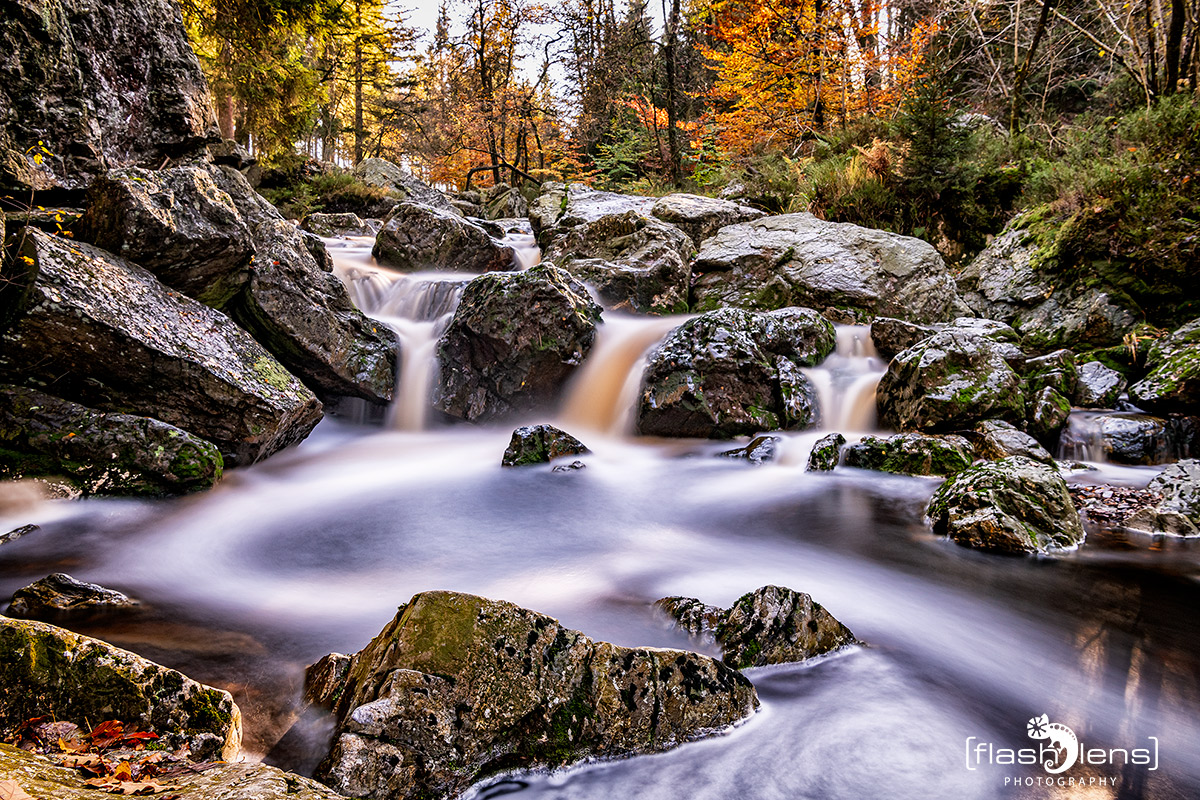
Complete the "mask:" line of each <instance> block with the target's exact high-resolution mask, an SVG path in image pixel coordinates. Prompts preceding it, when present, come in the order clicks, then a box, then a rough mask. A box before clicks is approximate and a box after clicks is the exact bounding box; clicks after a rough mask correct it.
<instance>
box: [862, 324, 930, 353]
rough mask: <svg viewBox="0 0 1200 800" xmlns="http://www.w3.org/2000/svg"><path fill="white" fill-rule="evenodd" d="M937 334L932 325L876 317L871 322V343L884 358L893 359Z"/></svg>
mask: <svg viewBox="0 0 1200 800" xmlns="http://www.w3.org/2000/svg"><path fill="white" fill-rule="evenodd" d="M935 333H937V329H936V328H934V327H932V326H930V325H917V324H916V323H915V322H908V321H906V320H902V319H893V318H892V317H875V318H874V319H873V320H871V341H872V342H874V344H875V349H876V350H877V351H878V352H879V355H881V356H883V357H884V358H891V357H892V356H894V355H896V354H897V353H899V352H901V351H903V350H907V349H908V348H910V347H912V346H913V345H914V344H916V343H917V342H919V341H921V340H922V339H928V338H929V337H930V336H933V334H935Z"/></svg>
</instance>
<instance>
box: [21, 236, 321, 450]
mask: <svg viewBox="0 0 1200 800" xmlns="http://www.w3.org/2000/svg"><path fill="white" fill-rule="evenodd" d="M18 256H19V257H20V258H22V259H28V263H25V262H24V261H23V262H22V263H23V264H24V266H23V268H22V271H21V272H20V273H18V274H17V276H16V281H15V283H13V284H10V285H9V286H7V287H6V292H4V293H0V321H4V322H6V323H7V329H6V330H5V331H4V333H3V335H0V380H4V381H9V382H12V381H20V382H23V383H26V384H35V385H39V386H44V387H46V388H47V390H48V391H50V392H53V393H54V394H55V395H57V396H59V397H63V398H64V399H68V400H71V401H73V402H78V403H81V404H83V405H86V406H88V407H91V408H96V409H99V410H102V411H117V412H121V413H132V414H137V415H144V416H151V415H153V417H154V418H156V419H160V420H162V421H163V422H166V423H169V424H171V425H175V426H177V427H179V428H182V429H184V430H186V431H188V432H189V433H193V434H195V435H197V436H200V437H202V438H204V439H207V440H208V441H210V442H212V443H213V444H215V445H216V446H217V447H218V449H219V450H220V451H221V454H222V456H224V458H225V461H226V463H227V464H229V465H241V464H249V463H252V462H254V461H257V460H259V459H261V458H265V457H266V456H268V455H270V454H271V453H274V452H275V451H277V450H279V449H281V448H283V447H287V446H288V445H290V444H294V443H295V442H298V441H300V440H301V439H303V438H304V437H305V436H307V435H308V432H309V431H310V430H312V428H313V426H315V425H316V424H317V422H318V420H320V418H321V404H320V403H319V402H318V401H317V398H316V397H314V396H313V394H312V393H311V392H310V391H309V390H308V389H307V388H305V386H304V385H303V384H302V383H300V381H299V380H297V379H296V378H295V377H293V376H292V375H291V374H290V373H289V372H288V371H287V370H286V369H284V367H283V366H282V365H280V363H279V362H278V361H276V360H275V358H274V357H272V356H271V354H270V353H268V352H267V351H266V350H264V349H263V348H262V346H260V345H259V344H258V343H257V342H255V341H254V340H253V339H251V338H250V335H249V334H247V333H246V332H245V331H243V330H242V329H241V328H239V327H238V326H237V325H235V324H234V323H233V321H232V320H230V319H229V318H228V317H226V316H225V315H224V314H221V313H220V312H218V311H214V310H213V309H211V308H209V307H208V306H205V305H203V304H201V303H199V302H197V301H195V300H192V299H191V298H189V297H185V296H183V295H181V294H179V293H178V292H173V291H169V290H168V289H167V288H166V287H164V286H163V285H162V284H161V283H159V282H158V280H157V279H155V277H154V276H153V275H151V274H150V273H149V272H147V271H146V270H144V269H142V268H141V267H138V266H136V265H134V264H131V263H129V262H128V261H125V260H124V259H121V258H118V257H116V256H112V255H110V254H108V253H105V252H104V251H102V250H98V249H96V248H94V247H92V246H90V245H86V244H81V243H74V242H69V241H67V240H65V239H62V238H59V237H54V236H48V235H46V234H44V233H42V232H40V231H37V230H34V229H31V228H27V229H26V235H25V237H24V245H23V247H22V249H21V251H20V253H19V254H18Z"/></svg>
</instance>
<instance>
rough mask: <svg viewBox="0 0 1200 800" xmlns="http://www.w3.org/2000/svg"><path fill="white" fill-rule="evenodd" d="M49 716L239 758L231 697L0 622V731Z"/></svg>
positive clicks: (30, 624)
mask: <svg viewBox="0 0 1200 800" xmlns="http://www.w3.org/2000/svg"><path fill="white" fill-rule="evenodd" d="M43 716H49V717H52V718H53V719H55V720H59V721H63V722H73V723H75V724H76V725H80V726H84V725H87V726H91V725H98V724H99V723H101V722H104V721H106V720H117V721H120V722H122V723H124V724H125V725H126V726H132V729H133V730H143V731H149V732H150V733H156V734H158V736H159V740H160V741H161V742H162V743H163V744H165V745H167V746H168V747H170V748H172V749H174V748H176V747H179V746H180V745H183V744H187V745H188V746H189V747H190V748H191V752H192V756H193V757H194V758H196V759H198V760H204V759H207V758H218V757H219V758H223V759H225V760H226V761H230V760H233V759H234V758H236V757H237V755H238V752H239V751H240V749H241V741H242V715H241V712H240V711H239V710H238V707H237V706H236V705H235V704H234V702H233V698H232V697H230V695H229V693H228V692H225V691H221V690H220V689H214V688H212V687H210V686H204V685H203V684H199V683H197V682H196V681H193V680H192V679H190V678H188V677H187V676H186V675H182V674H180V673H178V672H176V671H175V670H173V669H167V668H166V667H162V666H159V665H158V664H155V663H154V662H152V661H148V660H146V659H144V658H142V657H141V656H138V655H135V654H133V653H130V652H128V651H125V650H121V649H119V648H117V647H113V646H112V645H110V644H106V643H105V642H101V641H99V640H98V639H92V638H89V637H87V636H80V635H79V634H76V633H72V632H71V631H68V630H64V629H62V628H58V627H55V626H53V625H48V624H46V623H44V622H35V621H33V620H16V619H9V618H7V617H0V729H12V728H14V727H16V726H18V725H21V724H22V723H24V722H25V721H26V720H30V719H33V718H34V717H43Z"/></svg>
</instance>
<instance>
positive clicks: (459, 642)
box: [317, 592, 758, 800]
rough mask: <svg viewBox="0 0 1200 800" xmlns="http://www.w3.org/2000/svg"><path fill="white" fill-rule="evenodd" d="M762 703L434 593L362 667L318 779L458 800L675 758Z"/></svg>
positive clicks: (355, 666) (669, 666)
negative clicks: (526, 779)
mask: <svg viewBox="0 0 1200 800" xmlns="http://www.w3.org/2000/svg"><path fill="white" fill-rule="evenodd" d="M757 704H758V701H757V697H756V696H755V692H754V687H753V686H751V685H750V683H749V681H747V680H746V679H745V678H743V677H742V676H741V675H739V674H738V673H736V672H735V671H733V670H731V669H729V668H728V667H726V666H725V665H723V664H721V663H720V662H718V661H715V660H713V659H710V658H707V657H705V656H701V655H697V654H694V653H685V652H681V651H674V650H661V649H631V648H625V647H618V646H616V645H611V644H607V643H605V642H594V641H592V640H591V639H589V638H588V637H587V636H585V635H584V634H582V633H580V632H578V631H573V630H569V629H567V628H564V627H562V626H561V625H560V624H559V623H558V622H557V621H556V620H554V619H551V618H550V617H546V616H543V615H541V614H537V613H535V612H532V611H528V610H526V609H523V608H520V607H518V606H515V605H513V604H511V603H504V602H499V601H493V600H486V599H484V598H481V597H473V596H471V595H464V594H457V593H452V592H426V593H423V594H419V595H417V596H415V597H414V598H413V599H412V600H411V601H410V602H409V604H408V605H406V606H404V607H402V608H401V609H400V612H399V613H398V614H397V615H396V618H395V619H394V620H393V621H392V622H391V623H390V624H389V625H388V626H387V627H386V628H385V629H384V630H383V631H382V632H381V633H380V635H379V636H377V637H376V638H375V640H374V641H372V642H371V643H370V644H369V645H367V647H366V648H365V649H363V650H362V651H361V652H359V653H358V654H357V655H356V656H354V660H353V661H352V663H351V665H350V668H349V678H348V680H347V681H346V684H345V687H344V690H343V691H342V693H341V699H340V701H339V703H338V706H337V716H338V729H337V736H336V739H335V741H334V745H333V749H332V751H331V752H330V754H329V757H328V758H327V759H326V760H325V761H324V762H323V763H322V765H321V767H320V769H319V770H318V773H317V777H318V779H319V780H321V781H323V782H324V783H326V784H327V785H329V786H330V787H332V788H333V789H334V790H336V791H338V792H340V793H342V794H344V795H347V796H351V797H389V798H396V800H406V799H408V798H413V799H414V800H415V798H450V797H455V796H458V795H459V794H461V793H462V792H463V791H465V790H466V789H467V788H468V787H469V786H470V785H471V784H473V783H475V782H476V781H478V780H480V779H482V778H485V777H487V776H489V775H494V774H495V773H497V772H500V771H503V770H506V769H513V768H522V769H538V768H547V767H557V766H561V765H565V764H570V763H574V762H576V761H579V760H581V759H585V758H589V757H596V756H600V755H603V756H604V757H607V758H612V757H617V756H624V755H632V754H636V753H649V752H656V751H660V750H666V749H669V748H672V747H675V746H676V745H678V744H680V743H682V742H685V741H688V740H690V739H696V738H699V737H701V736H704V735H707V734H709V733H712V732H714V731H717V730H720V729H722V728H724V727H727V726H729V725H731V724H734V723H736V722H738V721H739V720H741V719H743V718H744V717H746V716H747V715H749V714H750V713H752V712H753V710H754V708H755V707H756V706H757Z"/></svg>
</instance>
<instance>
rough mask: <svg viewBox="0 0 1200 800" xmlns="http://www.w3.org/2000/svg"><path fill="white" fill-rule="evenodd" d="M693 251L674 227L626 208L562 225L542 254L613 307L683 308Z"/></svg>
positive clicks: (680, 310)
mask: <svg viewBox="0 0 1200 800" xmlns="http://www.w3.org/2000/svg"><path fill="white" fill-rule="evenodd" d="M694 252H695V250H694V248H693V246H692V242H691V240H690V239H689V238H688V237H687V235H686V234H684V233H683V232H682V231H680V230H679V229H678V228H676V227H674V226H672V225H668V224H667V223H665V222H661V221H659V220H657V219H655V218H653V217H648V216H645V215H644V214H642V213H640V212H637V211H626V212H623V213H620V214H608V215H605V216H602V217H600V218H598V219H595V220H592V221H590V222H580V223H579V224H577V225H574V226H572V227H569V228H566V229H564V230H563V231H562V232H561V233H559V234H558V235H557V236H556V237H555V239H554V241H553V242H552V243H551V244H550V246H549V248H548V249H547V250H546V253H545V259H546V260H547V261H551V262H553V263H554V264H556V265H557V266H560V267H562V268H563V269H565V270H567V271H568V272H570V273H572V274H573V275H576V276H578V277H580V278H582V279H583V280H585V281H587V282H588V283H589V284H591V285H592V286H594V287H596V291H597V293H598V294H599V295H600V298H601V300H603V301H604V303H605V305H607V306H609V307H611V308H613V309H617V310H628V311H635V312H642V313H645V312H649V313H660V314H673V313H683V312H685V311H687V308H688V288H689V286H690V283H691V275H692V272H691V267H690V266H689V265H690V262H691V257H692V255H693V254H694Z"/></svg>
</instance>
